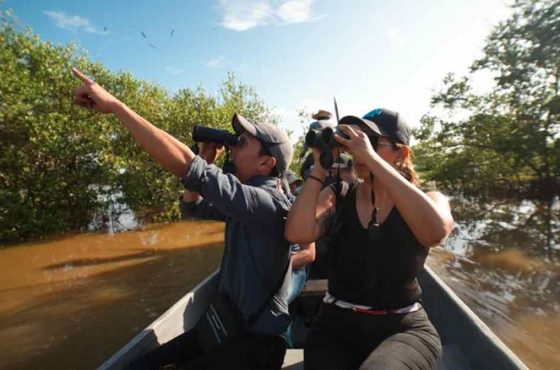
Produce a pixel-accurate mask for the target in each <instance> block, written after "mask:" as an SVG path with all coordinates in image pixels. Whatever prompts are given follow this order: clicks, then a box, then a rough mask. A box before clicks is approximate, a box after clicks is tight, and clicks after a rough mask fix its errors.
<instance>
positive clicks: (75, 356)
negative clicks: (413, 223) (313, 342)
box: [0, 203, 560, 369]
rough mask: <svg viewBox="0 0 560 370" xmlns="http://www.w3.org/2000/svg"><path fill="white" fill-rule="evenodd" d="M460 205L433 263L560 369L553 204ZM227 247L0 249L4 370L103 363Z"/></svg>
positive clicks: (141, 240)
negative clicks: (454, 223) (458, 217)
mask: <svg viewBox="0 0 560 370" xmlns="http://www.w3.org/2000/svg"><path fill="white" fill-rule="evenodd" d="M455 207H457V208H459V209H460V210H461V208H462V211H461V212H462V213H461V214H462V220H461V222H458V227H457V229H456V230H455V231H454V233H453V235H452V236H451V237H450V239H449V241H448V242H447V243H446V246H445V249H444V248H439V247H438V248H432V251H431V253H430V257H429V260H428V264H429V265H430V266H431V267H432V268H433V269H434V270H435V271H436V272H437V273H438V274H439V275H440V276H441V277H442V278H443V280H444V281H446V282H447V283H448V284H449V285H450V286H451V287H452V288H453V289H454V291H455V292H456V293H457V294H458V295H459V296H460V297H461V298H462V299H463V300H464V301H465V303H467V305H469V307H471V308H472V309H473V310H474V311H475V313H477V314H478V315H479V316H480V317H481V318H482V320H483V321H484V322H486V323H487V324H488V325H489V326H490V327H491V329H493V330H494V331H495V332H496V334H498V336H499V337H500V338H501V339H502V340H503V341H504V342H505V343H506V344H507V345H508V346H509V347H510V348H511V349H512V350H513V351H514V352H515V353H516V354H517V355H518V356H519V357H520V358H521V359H522V360H523V361H524V362H525V363H526V364H527V365H528V366H529V367H530V368H532V369H558V368H560V351H559V350H558V343H559V341H560V299H559V298H560V263H559V259H558V256H559V253H560V251H559V250H560V240H559V237H558V235H559V230H558V222H557V221H558V210H557V205H556V206H554V207H552V208H551V207H550V205H549V206H548V208H547V206H542V207H541V206H540V205H535V204H532V203H531V204H522V205H521V206H519V205H516V206H515V207H512V206H510V205H498V206H496V205H493V206H492V207H490V206H488V207H484V206H480V207H477V208H476V209H474V210H473V207H472V204H471V205H470V206H469V207H468V208H466V207H465V205H461V204H460V203H458V204H456V205H455ZM490 208H491V209H490ZM465 209H468V210H469V211H468V212H467V211H465ZM535 214H536V216H535ZM543 214H544V216H543ZM504 218H505V220H504ZM473 220H476V222H473ZM485 220H491V221H492V222H489V221H485ZM543 220H544V221H543ZM519 225H521V226H523V227H521V228H519V227H518V228H517V229H516V228H515V227H516V226H519ZM222 244H223V225H222V224H219V223H213V222H192V221H191V222H180V223H174V224H168V225H157V226H151V227H147V228H145V229H144V230H140V231H133V232H124V233H119V234H77V235H72V236H66V237H62V238H59V239H56V240H52V241H48V242H41V243H36V244H23V245H19V246H12V247H8V248H4V249H0V271H1V275H0V343H2V350H1V351H0V369H44V368H47V369H93V368H96V367H97V366H99V365H100V364H101V363H102V362H103V361H104V360H105V359H107V358H108V357H109V356H110V355H112V354H113V353H114V352H116V351H117V350H118V349H119V348H120V347H121V346H123V345H124V344H126V343H127V342H128V341H129V340H130V339H131V338H132V337H133V336H134V335H135V334H137V333H138V332H140V331H141V330H142V329H143V328H144V327H145V326H147V325H148V324H149V323H151V322H152V321H153V320H154V319H155V318H157V317H158V316H159V315H160V314H162V313H163V312H164V311H165V310H166V309H167V308H169V307H170V306H171V305H172V304H173V302H175V301H176V300H177V299H179V298H180V297H181V296H182V295H184V294H185V293H186V292H188V291H189V290H190V289H191V288H192V287H194V286H195V285H196V284H197V283H198V282H200V280H201V279H202V278H204V277H205V276H206V275H208V274H209V273H210V272H211V271H213V270H214V269H216V268H217V267H218V265H219V262H220V257H221V252H222Z"/></svg>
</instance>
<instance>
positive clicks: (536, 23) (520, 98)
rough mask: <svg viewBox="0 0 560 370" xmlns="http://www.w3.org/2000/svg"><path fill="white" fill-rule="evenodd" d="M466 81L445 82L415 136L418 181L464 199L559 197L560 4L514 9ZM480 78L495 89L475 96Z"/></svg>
mask: <svg viewBox="0 0 560 370" xmlns="http://www.w3.org/2000/svg"><path fill="white" fill-rule="evenodd" d="M513 8H514V12H513V15H512V16H511V17H510V18H509V19H508V20H506V21H505V22H503V23H501V24H499V25H498V26H497V27H495V29H494V30H493V32H492V33H491V35H490V36H489V37H488V39H487V41H486V45H485V47H484V56H483V57H482V58H481V59H479V60H477V61H475V62H474V63H473V65H472V67H471V72H470V74H469V75H468V76H465V77H461V78H458V77H456V76H453V75H448V76H447V77H446V78H445V79H444V81H443V85H444V87H443V89H442V91H441V92H439V93H438V94H436V95H435V96H433V98H432V107H433V111H432V112H431V113H430V114H428V115H426V116H424V117H423V119H422V125H421V127H420V128H419V129H418V130H417V131H416V133H415V134H416V136H417V138H418V139H419V140H420V142H419V144H418V145H417V146H416V147H415V151H416V152H417V153H418V157H419V158H420V159H421V161H420V162H419V169H420V170H421V171H422V173H423V176H424V178H426V179H428V180H435V181H437V182H438V183H439V184H441V186H442V187H444V188H446V189H448V190H450V191H454V192H461V193H465V194H473V195H474V194H476V195H484V194H486V195H503V196H511V195H516V196H522V197H539V198H540V197H542V198H550V197H551V196H553V195H555V194H558V193H559V192H560V93H559V89H560V1H558V0H555V1H535V0H526V1H517V2H516V3H515V4H514V5H513ZM480 72H489V73H491V74H492V75H493V76H494V77H495V87H494V88H493V90H492V91H490V92H489V93H485V94H477V93H475V92H474V89H473V88H472V81H473V80H474V79H475V78H476V77H477V76H478V74H479V73H480Z"/></svg>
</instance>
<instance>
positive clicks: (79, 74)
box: [72, 67, 94, 85]
mask: <svg viewBox="0 0 560 370" xmlns="http://www.w3.org/2000/svg"><path fill="white" fill-rule="evenodd" d="M72 74H73V75H74V77H77V78H78V79H80V80H81V81H82V82H84V83H86V84H88V85H92V84H94V82H93V81H92V80H90V79H89V78H88V77H87V76H86V75H85V74H83V73H82V72H80V71H79V70H77V69H76V68H74V67H72Z"/></svg>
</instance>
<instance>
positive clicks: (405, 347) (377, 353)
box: [304, 303, 441, 370]
mask: <svg viewBox="0 0 560 370" xmlns="http://www.w3.org/2000/svg"><path fill="white" fill-rule="evenodd" d="M304 356H305V369H306V370H315V369H321V370H326V369H333V370H334V369H336V370H343V369H348V370H350V369H360V370H365V369H368V370H373V369H375V370H377V369H385V370H400V369H407V370H410V369H419V370H424V369H435V368H437V364H438V360H439V358H440V357H441V342H440V339H439V335H438V333H437V331H436V330H435V328H434V327H433V325H432V324H431V322H430V320H429V319H428V317H427V315H426V312H425V311H424V310H423V309H420V310H418V311H415V312H411V313H407V314H391V315H376V316H374V315H368V314H364V313H358V312H354V311H352V310H348V309H344V308H340V307H337V306H334V305H331V304H325V303H323V304H322V305H321V309H320V310H319V313H318V315H317V316H316V318H315V320H314V321H313V324H312V328H311V332H310V333H309V336H308V337H307V340H306V342H305V351H304Z"/></svg>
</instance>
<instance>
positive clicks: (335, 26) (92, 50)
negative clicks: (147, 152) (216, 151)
mask: <svg viewBox="0 0 560 370" xmlns="http://www.w3.org/2000/svg"><path fill="white" fill-rule="evenodd" d="M507 4H508V3H507V2H506V1H503V0H469V1H451V0H447V1H444V0H416V1H412V0H397V1H391V2H389V1H377V0H375V1H374V0H346V1H340V0H339V1H335V0H324V1H322V0H288V1H285V0H284V1H281V0H276V1H264V0H243V1H240V0H233V1H230V0H216V1H209V0H208V1H203V0H181V1H179V0H161V1H147V0H135V1H130V0H122V1H114V0H113V1H106V0H97V1H90V2H85V1H75V0H73V1H63V0H50V1H24V0H17V1H15V0H12V1H10V0H6V1H4V3H0V8H2V9H6V8H11V9H13V10H14V13H15V15H16V17H17V18H18V19H19V21H20V23H22V24H23V25H29V26H30V27H31V28H32V29H33V30H34V32H36V33H38V34H39V35H40V37H41V38H42V39H45V40H50V41H52V42H55V43H61V44H65V43H67V42H70V41H75V42H77V43H78V44H79V45H80V46H81V47H82V48H84V49H86V50H87V51H88V54H89V56H90V58H92V59H93V60H95V61H99V62H101V63H103V64H104V65H106V66H107V67H108V68H110V69H111V70H127V71H130V72H132V73H133V74H134V76H136V77H137V78H141V79H145V80H148V81H152V82H156V83H157V84H159V85H161V86H163V87H165V88H167V89H169V90H170V91H176V90H177V89H179V88H182V87H196V86H198V85H202V86H203V87H204V88H205V89H206V90H207V91H209V92H210V93H215V92H216V91H217V89H218V87H219V85H220V83H221V81H223V80H224V78H225V77H226V75H227V72H234V73H235V75H236V77H237V79H238V80H239V81H242V82H244V83H246V84H248V85H250V86H252V87H254V88H255V90H256V91H257V93H258V94H259V96H260V97H261V98H262V99H263V100H264V101H265V103H266V104H267V105H269V106H271V107H273V108H274V111H275V113H276V114H278V116H279V117H280V124H281V126H282V127H284V128H287V129H290V130H294V131H295V134H296V135H297V134H300V133H301V123H300V122H299V119H298V118H297V110H298V109H302V108H305V109H306V110H307V111H316V110H318V109H327V110H331V111H332V110H333V109H332V98H333V96H336V98H337V100H338V104H339V108H340V113H341V115H347V114H356V115H363V114H364V113H366V112H368V111H370V110H371V109H373V108H375V107H386V108H390V109H394V110H397V111H399V112H401V113H402V114H403V115H404V116H405V117H407V120H408V121H409V123H410V124H411V125H412V126H415V125H417V124H418V121H419V119H420V117H421V116H422V115H423V114H424V113H426V112H427V111H428V110H429V100H430V96H431V95H432V92H433V90H434V89H437V88H438V86H440V84H441V81H442V78H443V77H444V76H445V74H447V73H448V72H455V73H459V74H463V73H466V71H467V68H468V66H469V65H470V64H471V63H472V61H473V60H474V59H475V58H476V57H477V56H480V55H481V49H482V46H483V45H484V39H485V37H486V36H487V35H488V33H489V32H490V30H491V28H492V26H494V25H495V24H496V23H497V22H498V21H499V20H503V19H505V18H506V17H507V16H508V15H509V14H510V10H509V8H508V6H507ZM142 33H143V34H142ZM489 83H490V80H489V79H488V78H486V79H484V78H483V79H482V80H481V82H480V84H481V86H482V88H484V87H487V86H488V85H489Z"/></svg>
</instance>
